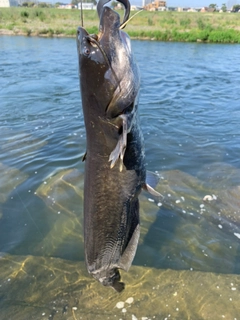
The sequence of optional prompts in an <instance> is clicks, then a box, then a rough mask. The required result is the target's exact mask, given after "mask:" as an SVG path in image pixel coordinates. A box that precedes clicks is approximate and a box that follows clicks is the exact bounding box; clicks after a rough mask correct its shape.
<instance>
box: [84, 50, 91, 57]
mask: <svg viewBox="0 0 240 320" xmlns="http://www.w3.org/2000/svg"><path fill="white" fill-rule="evenodd" d="M83 54H84V55H85V56H89V54H90V50H89V49H88V48H84V49H83Z"/></svg>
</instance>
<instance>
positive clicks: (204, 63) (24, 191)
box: [0, 36, 240, 320]
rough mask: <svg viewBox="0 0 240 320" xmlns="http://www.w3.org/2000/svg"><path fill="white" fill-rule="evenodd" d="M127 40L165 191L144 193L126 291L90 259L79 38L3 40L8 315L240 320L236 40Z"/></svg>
mask: <svg viewBox="0 0 240 320" xmlns="http://www.w3.org/2000/svg"><path fill="white" fill-rule="evenodd" d="M132 46H133V50H134V52H135V56H136V58H137V61H138V64H139V68H140V72H141V77H142V88H141V96H140V117H141V124H142V128H143V134H144V138H145V148H146V157H147V166H148V169H149V170H151V171H157V172H158V173H159V175H160V177H161V179H160V183H159V185H158V186H157V189H158V190H159V191H160V192H161V193H162V194H163V195H164V196H165V197H164V201H162V203H154V202H153V200H152V199H151V197H150V196H149V195H148V194H145V193H143V194H142V195H141V197H140V200H141V238H140V242H139V247H138V251H137V254H136V257H135V260H134V263H133V266H132V268H131V270H130V272H129V273H128V274H126V273H122V275H123V280H124V281H125V282H126V284H127V288H126V290H125V292H124V293H123V294H121V295H120V296H119V295H117V294H116V293H114V292H113V291H112V290H110V289H109V288H108V289H106V288H102V287H101V286H100V284H98V283H96V282H95V281H94V280H92V279H91V278H90V277H89V276H88V275H87V273H86V270H85V266H84V263H83V260H84V252H83V236H82V234H83V232H82V231H83V230H82V200H83V172H84V164H83V163H82V161H81V158H82V155H83V154H84V153H85V130H84V125H83V116H82V110H81V100H80V93H79V83H78V65H77V52H76V44H75V40H74V39H43V38H28V37H5V36H1V38H0V55H1V63H0V74H1V77H0V110H1V116H0V133H1V139H0V151H1V152H0V252H2V258H1V259H0V269H1V272H0V310H1V311H0V315H1V319H26V315H28V319H30V318H31V319H51V318H54V319H81V317H82V319H103V318H106V319H107V317H109V319H120V318H123V319H133V320H135V318H136V319H142V317H146V318H148V319H165V318H172V319H221V318H224V317H225V318H226V319H238V317H239V312H238V310H239V308H240V305H239V303H238V301H239V284H240V283H239V273H240V248H239V241H240V239H239V238H240V212H239V207H240V193H239V191H240V161H239V154H240V147H239V138H240V134H239V122H240V111H239V101H240V91H239V81H240V66H239V63H238V61H239V45H212V44H211V45H210V44H207V45H206V44H185V43H160V42H150V41H149V42H147V41H144V42H141V41H132ZM206 195H208V196H211V199H212V200H203V198H204V197H205V196H206ZM208 199H209V197H208ZM36 265H38V267H37V266H36ZM47 270H50V271H49V272H50V273H51V274H52V275H49V277H50V278H48V276H47V275H46V272H47ZM68 270H69V272H68ZM32 278H34V285H33V286H32V287H31V288H32V289H31V290H30V288H29V283H30V284H31V283H32V282H31V280H30V279H32ZM9 279H10V280H9ZM182 287H184V289H183V288H182ZM26 288H29V290H26ZM46 288H49V290H46ZM156 288H157V289H156ZM185 288H186V290H185ZM65 291H66V295H64V292H65ZM176 293H177V294H176ZM80 297H82V299H79V298H80ZM128 298H134V302H132V303H130V304H128V302H125V303H124V306H123V307H122V308H119V309H118V308H117V307H116V304H117V303H118V302H121V301H122V302H124V301H126V300H127V299H128ZM175 298H177V300H176V299H175ZM124 299H125V300H124ZM217 299H219V302H217V308H216V301H217ZM77 301H78V302H77ZM79 301H80V302H79ZM159 301H161V303H160V302H159ZM67 305H68V307H66V306H67ZM72 307H74V308H75V307H76V308H77V309H71V308H72ZM54 308H55V309H54ZM64 308H65V309H66V310H65V309H64ZM124 309H125V310H126V312H124V311H125V310H124ZM153 309H154V312H153ZM177 309H178V310H177ZM44 310H45V311H44ZM179 311H181V312H179ZM43 314H44V315H43ZM209 314H211V315H212V316H211V317H210V316H209ZM50 315H51V317H50ZM134 317H135V318H134Z"/></svg>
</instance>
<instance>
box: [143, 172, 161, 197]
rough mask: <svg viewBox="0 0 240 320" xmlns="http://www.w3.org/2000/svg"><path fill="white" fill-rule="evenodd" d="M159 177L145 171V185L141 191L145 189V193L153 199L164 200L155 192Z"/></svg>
mask: <svg viewBox="0 0 240 320" xmlns="http://www.w3.org/2000/svg"><path fill="white" fill-rule="evenodd" d="M159 180H160V178H159V176H158V175H157V174H156V173H154V172H151V171H147V173H146V183H145V185H144V186H143V189H145V190H146V191H147V192H149V193H150V194H151V195H153V196H154V197H158V198H164V197H163V195H162V194H161V193H159V192H157V191H156V190H155V187H156V186H157V184H158V183H159Z"/></svg>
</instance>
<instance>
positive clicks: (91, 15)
mask: <svg viewBox="0 0 240 320" xmlns="http://www.w3.org/2000/svg"><path fill="white" fill-rule="evenodd" d="M118 12H119V13H120V15H121V16H123V11H118ZM80 24H81V23H80V11H79V10H63V9H56V8H26V7H18V8H13V7H12V8H1V9H0V31H1V33H2V34H4V33H9V32H12V33H13V34H25V35H28V36H30V35H40V36H43V35H44V36H49V37H52V36H68V37H75V36H76V30H77V27H78V26H79V25H80ZM84 26H85V28H86V29H87V30H88V32H89V33H97V32H98V26H99V19H98V15H97V12H96V11H95V10H86V11H84ZM125 31H126V32H128V33H129V35H130V36H131V37H132V38H138V39H153V40H160V41H205V42H216V43H218V42H221V43H227V42H228V43H229V42H230V43H240V14H238V13H231V14H229V13H200V12H198V13H193V12H148V11H143V12H141V13H139V14H138V15H137V16H136V17H135V18H134V19H133V20H131V21H130V22H129V24H128V25H127V27H126V28H125Z"/></svg>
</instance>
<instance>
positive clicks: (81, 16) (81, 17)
mask: <svg viewBox="0 0 240 320" xmlns="http://www.w3.org/2000/svg"><path fill="white" fill-rule="evenodd" d="M80 3H81V10H80V11H81V13H80V19H81V22H82V27H83V8H82V0H81V2H80Z"/></svg>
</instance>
